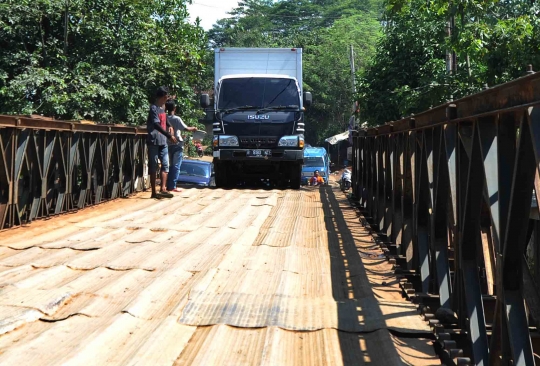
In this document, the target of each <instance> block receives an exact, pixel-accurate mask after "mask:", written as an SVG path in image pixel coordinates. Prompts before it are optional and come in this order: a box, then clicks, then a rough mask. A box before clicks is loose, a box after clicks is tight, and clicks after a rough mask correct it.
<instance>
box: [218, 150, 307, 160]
mask: <svg viewBox="0 0 540 366" xmlns="http://www.w3.org/2000/svg"><path fill="white" fill-rule="evenodd" d="M266 150H268V149H266ZM247 154H248V149H226V150H224V149H221V150H215V151H214V158H216V159H219V160H222V161H243V162H253V163H262V162H280V161H299V162H301V163H303V162H304V151H303V150H277V149H276V150H272V156H265V157H252V156H248V155H247Z"/></svg>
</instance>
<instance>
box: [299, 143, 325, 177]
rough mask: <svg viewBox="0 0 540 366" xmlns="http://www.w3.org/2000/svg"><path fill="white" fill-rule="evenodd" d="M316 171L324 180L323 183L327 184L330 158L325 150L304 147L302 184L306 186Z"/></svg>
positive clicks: (322, 148)
mask: <svg viewBox="0 0 540 366" xmlns="http://www.w3.org/2000/svg"><path fill="white" fill-rule="evenodd" d="M316 170H318V171H319V175H320V176H321V177H322V178H323V179H324V183H325V184H328V177H329V174H330V157H329V155H328V153H327V152H326V149H325V148H324V147H306V148H305V149H304V165H303V166H302V184H304V185H306V184H308V181H309V179H310V178H311V177H312V176H313V173H314V172H315V171H316Z"/></svg>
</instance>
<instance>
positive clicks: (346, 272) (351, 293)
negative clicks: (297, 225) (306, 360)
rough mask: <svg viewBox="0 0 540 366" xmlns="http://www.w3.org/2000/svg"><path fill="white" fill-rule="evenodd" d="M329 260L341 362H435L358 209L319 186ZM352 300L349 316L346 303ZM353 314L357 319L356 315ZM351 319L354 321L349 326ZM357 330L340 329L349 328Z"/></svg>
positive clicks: (421, 326)
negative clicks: (324, 215)
mask: <svg viewBox="0 0 540 366" xmlns="http://www.w3.org/2000/svg"><path fill="white" fill-rule="evenodd" d="M320 199H321V203H322V204H323V206H326V207H328V210H329V212H328V214H327V215H326V218H325V224H326V230H327V233H328V234H327V235H328V250H329V252H330V258H331V276H332V292H333V296H334V299H335V300H336V301H337V302H338V303H339V304H340V305H338V312H339V314H338V318H339V326H338V329H340V331H339V332H338V334H339V345H340V347H341V354H342V359H343V363H344V364H345V365H358V364H374V365H403V364H409V365H434V364H440V361H439V359H438V357H436V356H435V351H434V348H433V346H432V344H431V341H430V338H432V337H433V335H432V333H431V332H430V331H429V329H428V328H426V326H425V324H422V323H423V322H422V321H421V320H420V316H419V315H417V314H418V313H417V312H416V310H415V308H414V306H412V304H410V303H408V302H407V301H405V300H404V299H403V298H402V296H401V291H400V288H399V284H398V281H397V279H396V277H395V276H394V274H393V271H392V268H391V265H390V264H388V262H387V260H386V258H385V257H384V255H383V253H382V251H381V250H380V249H379V248H378V246H377V245H376V244H375V242H374V241H373V240H372V237H371V235H370V234H369V233H368V231H367V230H366V229H364V228H363V227H362V226H361V224H360V222H359V220H358V214H357V212H356V211H355V210H354V209H353V208H352V207H351V206H350V205H349V203H348V201H347V199H346V198H345V196H344V195H343V194H342V193H341V192H340V191H339V190H337V189H332V188H321V189H320ZM351 300H354V301H355V302H356V305H357V306H356V311H357V314H355V316H351V314H350V307H349V306H347V302H348V301H351ZM355 318H356V319H355ZM355 320H356V323H357V324H350V323H351V322H354V321H355ZM354 328H356V329H357V330H359V331H353V332H349V331H343V329H354Z"/></svg>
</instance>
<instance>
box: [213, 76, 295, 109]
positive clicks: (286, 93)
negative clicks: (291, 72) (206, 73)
mask: <svg viewBox="0 0 540 366" xmlns="http://www.w3.org/2000/svg"><path fill="white" fill-rule="evenodd" d="M299 100H300V99H299V92H298V88H297V87H296V82H295V81H294V80H293V79H280V78H255V77H251V78H235V79H225V80H223V82H222V83H221V87H220V90H219V103H218V108H219V109H221V110H223V109H234V108H243V107H247V106H250V107H251V108H272V107H279V108H298V107H299V105H300V104H299Z"/></svg>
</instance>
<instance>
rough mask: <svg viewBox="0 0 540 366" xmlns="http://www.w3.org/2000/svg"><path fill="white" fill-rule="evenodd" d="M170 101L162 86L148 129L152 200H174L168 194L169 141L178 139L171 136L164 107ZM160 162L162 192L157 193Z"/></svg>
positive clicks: (165, 89) (167, 92) (151, 107)
mask: <svg viewBox="0 0 540 366" xmlns="http://www.w3.org/2000/svg"><path fill="white" fill-rule="evenodd" d="M167 99H169V90H168V89H167V88H166V87H164V86H161V87H159V89H158V90H157V91H156V99H155V102H154V104H152V105H151V106H150V111H149V113H148V119H147V120H146V128H147V130H148V137H147V139H146V144H147V145H148V172H149V174H150V185H151V186H152V198H162V197H163V198H172V197H173V195H172V194H171V193H169V192H167V186H166V184H167V175H168V173H169V152H168V149H167V140H171V141H173V142H176V137H175V136H173V135H172V134H171V132H170V131H172V128H171V125H170V124H169V123H168V121H167V115H166V114H165V110H164V109H163V105H164V104H165V102H166V101H167ZM158 160H159V161H160V162H161V192H159V193H157V192H156V173H157V167H158Z"/></svg>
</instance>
